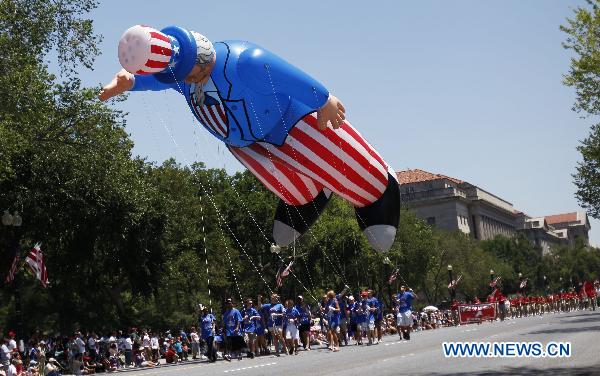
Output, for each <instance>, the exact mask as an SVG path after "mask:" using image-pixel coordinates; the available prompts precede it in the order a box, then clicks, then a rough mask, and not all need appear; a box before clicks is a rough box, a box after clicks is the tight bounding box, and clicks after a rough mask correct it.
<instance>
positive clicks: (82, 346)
mask: <svg viewBox="0 0 600 376" xmlns="http://www.w3.org/2000/svg"><path fill="white" fill-rule="evenodd" d="M76 335H77V338H76V339H75V344H76V345H77V353H78V354H81V355H83V353H85V341H84V340H83V335H82V334H81V332H77V333H76Z"/></svg>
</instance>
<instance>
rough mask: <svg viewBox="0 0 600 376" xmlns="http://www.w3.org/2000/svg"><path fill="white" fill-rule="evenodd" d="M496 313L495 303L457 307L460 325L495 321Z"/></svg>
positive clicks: (496, 306)
mask: <svg viewBox="0 0 600 376" xmlns="http://www.w3.org/2000/svg"><path fill="white" fill-rule="evenodd" d="M497 312H498V305H497V303H483V304H460V305H459V306H458V317H459V319H460V323H461V324H471V323H477V322H482V321H485V320H495V319H496V314H497Z"/></svg>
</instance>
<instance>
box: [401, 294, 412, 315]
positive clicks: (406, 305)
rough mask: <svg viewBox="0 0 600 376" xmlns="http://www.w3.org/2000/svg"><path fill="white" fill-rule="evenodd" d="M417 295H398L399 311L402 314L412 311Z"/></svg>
mask: <svg viewBox="0 0 600 376" xmlns="http://www.w3.org/2000/svg"><path fill="white" fill-rule="evenodd" d="M414 298H415V295H414V294H413V293H412V292H410V291H405V292H404V293H400V294H398V310H399V311H400V313H404V312H406V311H412V302H413V299H414Z"/></svg>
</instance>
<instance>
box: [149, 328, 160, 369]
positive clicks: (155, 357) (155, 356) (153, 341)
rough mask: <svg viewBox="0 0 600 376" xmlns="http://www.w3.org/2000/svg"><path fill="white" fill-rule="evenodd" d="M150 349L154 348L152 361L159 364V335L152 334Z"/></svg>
mask: <svg viewBox="0 0 600 376" xmlns="http://www.w3.org/2000/svg"><path fill="white" fill-rule="evenodd" d="M150 347H151V348H152V361H153V362H155V363H156V362H158V358H159V356H158V355H159V354H158V348H159V343H158V335H157V334H156V333H151V336H150Z"/></svg>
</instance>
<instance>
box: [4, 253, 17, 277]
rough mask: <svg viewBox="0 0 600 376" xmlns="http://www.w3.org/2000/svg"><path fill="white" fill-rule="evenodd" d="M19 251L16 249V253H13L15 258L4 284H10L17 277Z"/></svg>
mask: <svg viewBox="0 0 600 376" xmlns="http://www.w3.org/2000/svg"><path fill="white" fill-rule="evenodd" d="M19 259H20V257H19V250H18V248H17V251H16V252H15V258H14V259H13V262H12V264H10V269H9V270H8V275H7V276H6V279H5V280H4V281H5V282H6V283H11V282H12V281H13V280H14V279H15V276H16V275H17V270H18V268H19V261H20V260H19Z"/></svg>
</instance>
